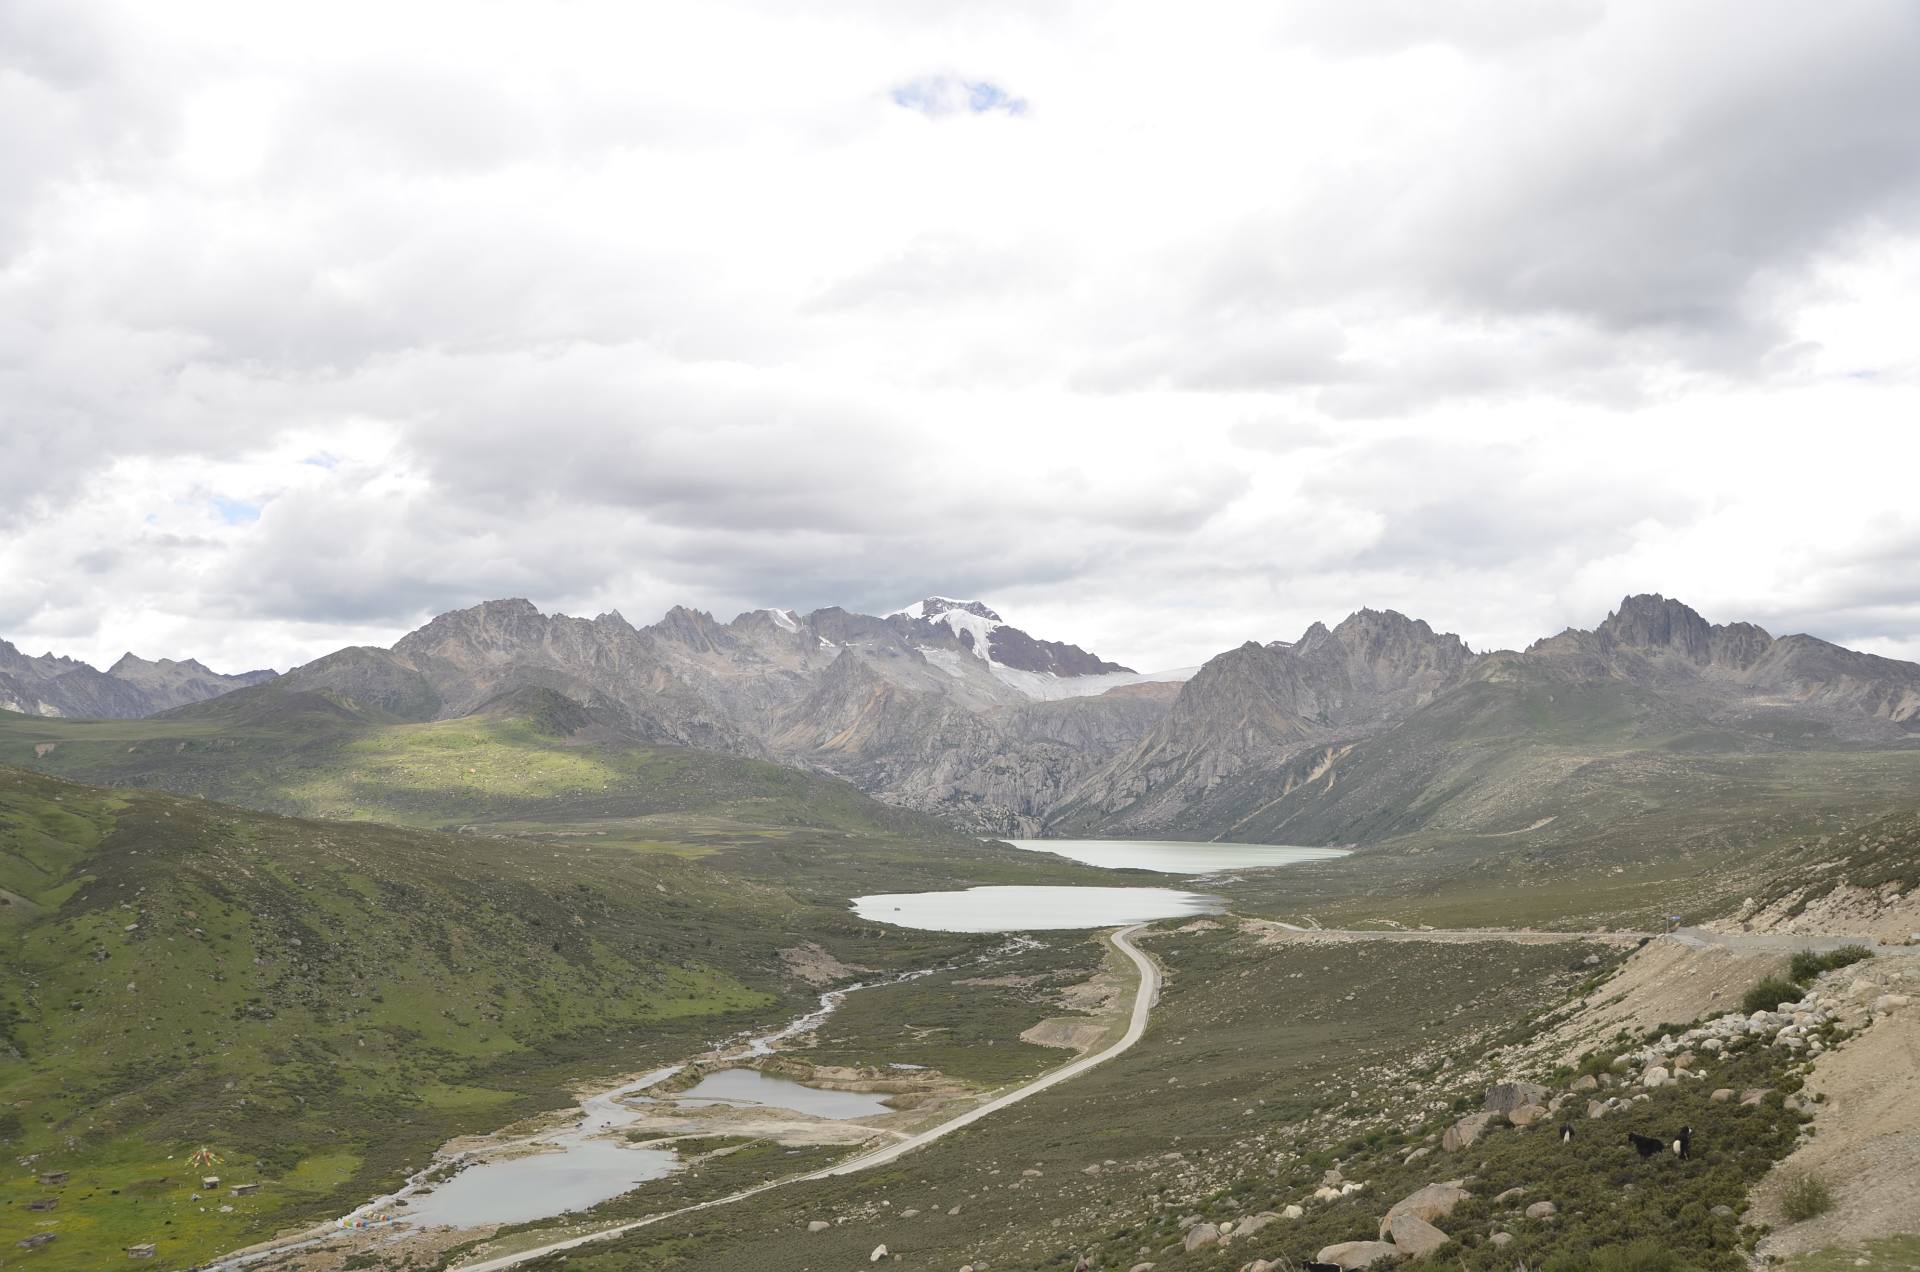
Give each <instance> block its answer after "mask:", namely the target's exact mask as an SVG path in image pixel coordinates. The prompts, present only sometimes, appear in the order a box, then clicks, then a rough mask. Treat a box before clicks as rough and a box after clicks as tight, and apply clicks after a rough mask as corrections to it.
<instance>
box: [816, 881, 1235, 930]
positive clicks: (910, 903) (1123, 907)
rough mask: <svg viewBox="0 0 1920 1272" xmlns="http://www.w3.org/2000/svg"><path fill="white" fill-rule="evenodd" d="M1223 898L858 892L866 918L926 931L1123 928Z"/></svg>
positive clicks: (1019, 890)
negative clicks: (1122, 926)
mask: <svg viewBox="0 0 1920 1272" xmlns="http://www.w3.org/2000/svg"><path fill="white" fill-rule="evenodd" d="M1221 905H1222V902H1221V900H1220V898H1219V897H1214V896H1208V895H1206V894H1205V893H1201V892H1180V891H1178V890H1176V889H1173V888H1075V887H1011V886H992V887H982V888H966V889H964V890H958V891H953V892H890V893H880V894H877V895H875V896H870V897H855V898H854V899H853V910H854V913H855V914H858V915H859V916H860V917H861V918H863V919H870V920H872V921H873V922H875V923H891V924H894V925H895V926H897V927H909V928H919V929H920V930H922V931H927V932H1033V931H1039V930H1042V929H1047V930H1065V929H1072V928H1103V927H1119V926H1120V925H1122V924H1125V923H1145V922H1147V921H1148V920H1151V919H1177V918H1180V917H1182V916H1183V915H1188V914H1214V913H1217V912H1218V911H1219V910H1220V908H1221Z"/></svg>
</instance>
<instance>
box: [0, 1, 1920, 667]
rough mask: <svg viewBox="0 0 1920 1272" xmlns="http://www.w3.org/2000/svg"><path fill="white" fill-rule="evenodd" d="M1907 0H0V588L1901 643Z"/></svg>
mask: <svg viewBox="0 0 1920 1272" xmlns="http://www.w3.org/2000/svg"><path fill="white" fill-rule="evenodd" d="M1916 66H1920V6H1916V5H1914V4H1912V3H1910V2H1909V0H1885V2H1875V0H1834V2H1832V3H1825V4H1818V5H1813V4H1807V3H1804V0H1738V2H1733V0H1728V2H1725V3H1710V2H1703V3H1689V4H1685V5H1675V4H1672V3H1669V2H1668V0H1646V2H1644V3H1602V2H1600V0H1527V2H1526V3H1500V4H1495V3H1479V2H1475V0H1290V2H1287V3H1282V4H1272V3H1248V4H1244V5H1225V4H1207V3H1197V4H1181V5H1172V4H1166V3H1164V2H1154V3H1140V4H1125V3H1120V4H1109V3H1101V4H1092V3H1087V4H1078V3H1071V2H1067V3H1054V4H1044V5H1036V4H1030V3H1001V2H998V0H970V2H969V3H965V4H938V3H933V2H932V0H865V2H859V0H851V2H848V3H841V4H832V3H822V4H809V5H804V6H802V5H794V4H791V3H774V2H772V0H769V2H768V3H766V4H764V5H755V4H737V3H731V2H729V0H703V2H702V3H699V4H689V5H636V4H632V3H627V2H624V0H622V2H617V3H607V4H599V3H588V2H568V3H553V2H550V0H549V2H542V3H525V4H490V3H475V2H474V0H460V2H459V3H447V4H436V3H426V2H422V0H407V2H406V3H400V4H396V3H393V2H392V0H382V2H381V3H377V4H358V3H351V2H341V0H336V2H334V3H329V4H325V5H275V4H265V5H263V4H259V3H257V2H256V0H235V2H234V3H230V4H212V3H198V2H195V0H174V2H172V3H168V4H164V5H155V4H151V3H135V2H131V0H129V2H128V3H124V4H111V3H95V2H92V0H0V173H4V174H5V175H4V185H3V187H0V194H3V195H4V197H0V636H3V637H7V638H10V639H12V640H13V641H14V642H15V643H16V644H18V645H20V646H21V647H22V648H23V649H25V650H26V651H27V652H31V653H39V652H41V651H42V650H45V649H52V650H54V651H57V652H62V653H71V654H74V655H77V656H81V657H86V658H88V659H90V660H93V661H95V662H97V663H101V664H102V665H104V663H105V662H107V661H110V660H111V659H113V658H114V657H116V656H117V655H118V654H119V653H120V652H121V651H122V650H124V649H128V648H131V649H134V650H136V651H138V652H140V653H142V654H145V655H148V656H173V657H184V656H189V655H191V656H197V657H199V658H201V659H202V660H203V661H205V662H207V663H209V664H210V665H212V666H215V667H216V668H219V669H222V670H238V669H241V668H245V667H252V666H259V665H274V666H280V667H285V666H288V665H290V664H292V663H297V662H300V661H303V660H305V659H307V658H310V657H313V656H316V655H318V654H320V653H324V652H326V651H328V650H330V649H333V648H336V647H338V646H340V645H342V644H348V643H380V644H387V643H390V642H391V641H393V640H394V639H395V638H396V637H398V636H399V635H401V634H402V633H403V632H405V631H406V630H408V629H410V628H412V627H414V626H416V625H418V624H419V623H420V622H421V621H422V620H424V619H425V618H427V617H428V616H430V615H432V614H433V613H436V612H438V611H441V610H445V609H449V608H454V607H458V606H463V605H467V604H471V603H474V602H476V601H479V600H482V599H486V598H489V597H496V596H507V595H520V596H526V597H529V598H531V599H532V600H534V601H535V602H536V603H537V604H539V605H540V606H541V607H542V608H544V609H556V608H557V609H561V610H564V611H566V612H569V613H579V614H593V613H597V612H600V611H602V610H606V609H615V608H617V609H619V610H620V611H622V612H623V613H624V614H626V615H627V616H628V617H629V618H630V619H632V620H634V621H635V622H645V621H650V620H652V619H653V618H655V617H657V616H658V615H659V614H660V613H661V612H662V611H664V610H665V609H666V608H667V607H668V606H669V605H672V604H675V603H684V604H688V605H693V606H697V607H701V608H705V609H709V610H713V611H715V612H716V613H718V614H719V615H720V616H721V617H722V618H726V617H730V616H731V615H733V614H734V613H736V612H738V611H740V610H742V609H747V608H753V607H757V606H763V605H771V606H781V607H788V606H791V607H796V608H799V609H802V610H806V609H810V608H813V607H816V606H821V605H828V604H840V605H845V606H847V607H849V608H855V609H865V610H869V611H873V610H884V609H890V608H894V607H897V606H899V605H902V604H904V603H906V602H909V601H912V600H915V599H918V598H919V597H921V596H924V595H927V594H929V593H940V594H945V595H951V596H964V597H971V596H979V597H982V598H984V599H986V600H988V601H989V602H991V603H993V604H995V605H997V606H999V607H1000V608H1001V609H1002V611H1003V612H1005V613H1006V614H1007V615H1008V617H1010V618H1012V619H1015V620H1017V621H1019V622H1020V623H1021V624H1022V625H1023V626H1025V627H1027V628H1028V630H1030V631H1032V632H1033V633H1034V634H1036V635H1040V636H1045V637H1052V638H1058V639H1066V640H1072V641H1075V642H1077V643H1080V644H1082V645H1085V646H1087V647H1089V648H1092V649H1095V650H1097V651H1098V652H1099V653H1101V654H1103V655H1105V656H1107V657H1111V658H1116V659H1118V660H1120V661H1123V662H1126V663H1129V664H1131V665H1133V666H1136V667H1141V668H1156V667H1165V666H1177V665H1183V664H1189V663H1194V662H1198V661H1201V660H1203V659H1204V658H1206V657H1207V656H1209V655H1211V654H1213V653H1215V652H1218V651H1219V650H1221V649H1223V648H1226V647H1228V646H1231V645H1234V644H1237V643H1239V642H1241V641H1243V640H1246V639H1249V638H1257V639H1263V640H1265V639H1273V638H1275V637H1283V636H1284V637H1291V636H1294V635H1297V634H1298V632H1299V631H1300V629H1302V628H1303V627H1305V626H1306V624H1307V623H1309V622H1310V621H1312V620H1314V619H1316V618H1324V619H1327V620H1328V621H1333V620H1336V619H1338V618H1339V617H1340V616H1341V615H1343V614H1345V613H1347V612H1348V611H1350V610H1352V609H1354V608H1357V607H1359V606H1362V605H1370V606H1374V607H1376V608H1384V607H1392V608H1397V609H1400V610H1403V611H1405V612H1407V613H1410V614H1413V615H1416V616H1420V617H1425V618H1427V619H1429V620H1430V621H1431V622H1433V624H1434V625H1435V626H1436V627H1440V628H1443V629H1447V630H1453V631H1457V632H1459V633H1460V634H1461V635H1463V636H1465V637H1466V638H1467V639H1468V641H1469V642H1470V643H1472V644H1473V645H1474V646H1475V647H1476V648H1488V647H1498V646H1512V645H1519V644H1523V643H1525V642H1527V641H1529V640H1531V639H1533V638H1534V637H1536V636H1539V635H1543V634H1546V633H1549V632H1551V631H1555V630H1558V629H1559V628H1561V627H1564V626H1567V625H1569V624H1574V625H1579V626H1592V625H1593V624H1594V623H1595V622H1597V621H1598V620H1599V619H1601V618H1602V617H1603V616H1604V615H1605V613H1606V612H1607V610H1608V609H1609V608H1611V607H1612V606H1613V605H1614V604H1615V603H1616V602H1617V601H1618V599H1619V598H1620V597H1621V596H1622V595H1623V594H1625V593H1627V592H1630V591H1662V592H1665V593H1667V594H1669V595H1678V596H1680V597H1682V598H1683V599H1685V600H1687V601H1689V602H1690V603H1692V604H1693V605H1694V606H1695V607H1696V608H1698V609H1700V610H1701V611H1702V612H1703V613H1705V614H1706V615H1707V616H1708V617H1709V618H1711V619H1715V620H1720V621H1725V620H1731V619H1736V618H1745V619H1751V620H1754V621H1758V622H1760V623H1762V624H1764V625H1766V626H1767V627H1769V628H1770V629H1772V630H1774V631H1775V632H1776V633H1779V632H1785V631H1793V630H1807V631H1812V632H1814V633H1815V634H1818V635H1823V636H1826V637H1828V638H1831V639H1835V640H1839V641H1842V642H1843V643H1847V644H1851V645H1855V646H1858V647H1865V648H1870V649H1875V650H1878V651H1881V652H1887V653H1894V654H1899V655H1903V656H1907V657H1920V490H1917V488H1920V427H1916V422H1917V421H1920V338H1917V337H1920V158H1917V156H1920V74H1916V73H1915V69H1914V68H1915V67H1916Z"/></svg>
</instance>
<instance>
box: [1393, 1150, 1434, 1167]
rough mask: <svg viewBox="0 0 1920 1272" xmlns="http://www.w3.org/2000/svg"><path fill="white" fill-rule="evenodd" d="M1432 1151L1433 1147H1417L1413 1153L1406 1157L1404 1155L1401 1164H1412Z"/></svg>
mask: <svg viewBox="0 0 1920 1272" xmlns="http://www.w3.org/2000/svg"><path fill="white" fill-rule="evenodd" d="M1432 1151H1433V1150H1432V1149H1431V1148H1416V1149H1414V1150H1413V1151H1412V1152H1411V1153H1408V1154H1407V1155H1406V1156H1405V1157H1402V1158H1401V1159H1400V1164H1401V1165H1402V1166H1411V1165H1412V1164H1413V1163H1415V1162H1417V1161H1419V1160H1420V1159H1421V1158H1422V1157H1425V1156H1426V1155H1427V1154H1429V1153H1431V1152H1432Z"/></svg>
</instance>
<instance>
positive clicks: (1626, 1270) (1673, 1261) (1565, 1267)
mask: <svg viewBox="0 0 1920 1272" xmlns="http://www.w3.org/2000/svg"><path fill="white" fill-rule="evenodd" d="M1686 1267H1687V1265H1686V1264H1685V1263H1684V1262H1682V1261H1681V1259H1680V1256H1679V1255H1677V1254H1675V1253H1674V1252H1673V1250H1672V1249H1670V1248H1669V1247H1667V1246H1665V1245H1662V1244H1661V1243H1660V1242H1658V1241H1635V1242H1631V1243H1630V1244H1627V1245H1617V1246H1606V1247H1604V1248H1602V1249H1599V1250H1569V1251H1566V1252H1565V1253H1562V1254H1556V1255H1554V1256H1553V1257H1552V1258H1550V1259H1548V1260H1547V1261H1546V1262H1545V1263H1543V1264H1541V1265H1540V1269H1541V1272H1686Z"/></svg>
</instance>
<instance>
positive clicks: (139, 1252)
mask: <svg viewBox="0 0 1920 1272" xmlns="http://www.w3.org/2000/svg"><path fill="white" fill-rule="evenodd" d="M127 1257H128V1258H129V1259H151V1258H152V1257H153V1242H151V1241H145V1242H142V1243H141V1244H139V1245H130V1246H128V1247H127Z"/></svg>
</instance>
